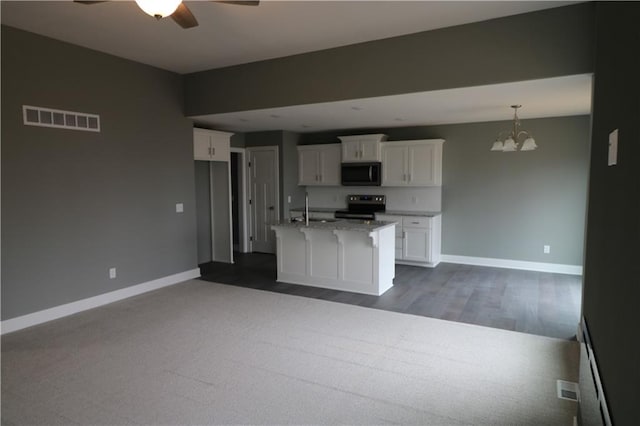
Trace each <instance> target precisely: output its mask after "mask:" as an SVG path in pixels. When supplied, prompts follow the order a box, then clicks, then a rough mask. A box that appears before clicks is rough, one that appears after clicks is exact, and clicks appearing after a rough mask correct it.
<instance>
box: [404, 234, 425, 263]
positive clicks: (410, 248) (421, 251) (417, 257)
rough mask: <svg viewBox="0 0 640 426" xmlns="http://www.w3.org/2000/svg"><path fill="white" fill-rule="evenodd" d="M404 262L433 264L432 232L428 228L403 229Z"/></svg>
mask: <svg viewBox="0 0 640 426" xmlns="http://www.w3.org/2000/svg"><path fill="white" fill-rule="evenodd" d="M403 234H404V235H403V236H404V238H403V240H404V247H403V250H402V252H403V253H402V254H403V258H404V260H411V261H414V262H431V235H430V234H431V232H430V230H429V229H428V228H403Z"/></svg>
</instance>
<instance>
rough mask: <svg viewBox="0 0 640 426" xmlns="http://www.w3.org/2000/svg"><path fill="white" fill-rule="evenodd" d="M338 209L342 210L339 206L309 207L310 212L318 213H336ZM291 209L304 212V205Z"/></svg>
mask: <svg viewBox="0 0 640 426" xmlns="http://www.w3.org/2000/svg"><path fill="white" fill-rule="evenodd" d="M336 210H340V209H339V208H337V207H309V211H310V212H316V213H334V212H335V211H336ZM289 211H293V212H303V211H304V207H297V208H295V209H289Z"/></svg>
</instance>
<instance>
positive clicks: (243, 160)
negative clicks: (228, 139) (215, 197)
mask: <svg viewBox="0 0 640 426" xmlns="http://www.w3.org/2000/svg"><path fill="white" fill-rule="evenodd" d="M231 152H233V153H236V154H238V166H239V169H238V170H239V173H238V174H239V175H240V182H238V189H239V192H240V194H239V196H240V199H239V200H238V205H239V206H240V211H239V212H238V216H239V219H240V222H239V223H238V225H239V228H240V247H239V249H240V252H241V253H247V252H248V251H249V223H248V220H247V217H248V216H247V206H248V204H249V203H248V202H247V200H248V199H249V197H248V196H247V188H248V181H247V162H248V161H247V152H246V150H245V149H244V148H234V147H231ZM232 178H233V177H232ZM231 220H232V225H231V226H232V228H231V232H232V234H231V243H232V245H233V220H234V218H233V215H232V219H231Z"/></svg>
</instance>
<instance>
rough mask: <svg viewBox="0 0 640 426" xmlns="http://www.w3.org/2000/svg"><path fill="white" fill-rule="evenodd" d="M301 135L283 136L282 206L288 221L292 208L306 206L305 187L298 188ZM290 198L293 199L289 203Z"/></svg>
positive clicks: (290, 133)
mask: <svg viewBox="0 0 640 426" xmlns="http://www.w3.org/2000/svg"><path fill="white" fill-rule="evenodd" d="M300 137H301V135H299V134H298V133H292V132H283V135H282V164H281V168H282V192H281V194H282V205H283V210H282V211H283V217H284V218H285V219H288V218H289V217H290V216H291V215H290V213H289V209H290V208H296V207H300V206H302V205H304V187H302V186H298V149H297V146H298V141H299V140H300ZM288 197H291V202H290V203H289V201H288Z"/></svg>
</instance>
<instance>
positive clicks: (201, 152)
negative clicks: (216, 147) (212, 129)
mask: <svg viewBox="0 0 640 426" xmlns="http://www.w3.org/2000/svg"><path fill="white" fill-rule="evenodd" d="M193 158H194V159H196V160H204V161H209V160H211V138H210V137H209V135H208V134H206V133H203V132H199V131H196V130H194V132H193Z"/></svg>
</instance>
